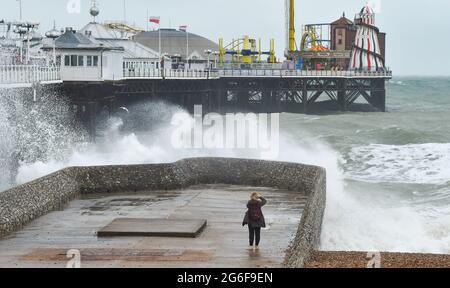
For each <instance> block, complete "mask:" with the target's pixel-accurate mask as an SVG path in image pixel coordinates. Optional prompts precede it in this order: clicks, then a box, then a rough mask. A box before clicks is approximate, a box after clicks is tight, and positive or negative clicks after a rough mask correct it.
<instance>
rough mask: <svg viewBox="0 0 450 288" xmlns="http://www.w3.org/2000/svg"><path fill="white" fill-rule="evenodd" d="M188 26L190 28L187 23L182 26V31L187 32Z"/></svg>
mask: <svg viewBox="0 0 450 288" xmlns="http://www.w3.org/2000/svg"><path fill="white" fill-rule="evenodd" d="M187 28H188V26H187V25H183V26H180V31H183V32H186V31H187Z"/></svg>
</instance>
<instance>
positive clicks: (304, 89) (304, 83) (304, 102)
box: [302, 79, 308, 114]
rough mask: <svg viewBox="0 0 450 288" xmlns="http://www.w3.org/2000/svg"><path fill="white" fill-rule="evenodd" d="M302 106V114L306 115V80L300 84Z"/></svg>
mask: <svg viewBox="0 0 450 288" xmlns="http://www.w3.org/2000/svg"><path fill="white" fill-rule="evenodd" d="M302 105H303V113H305V114H307V113H308V80H306V79H305V80H303V83H302Z"/></svg>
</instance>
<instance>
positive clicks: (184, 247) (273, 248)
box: [0, 185, 306, 268]
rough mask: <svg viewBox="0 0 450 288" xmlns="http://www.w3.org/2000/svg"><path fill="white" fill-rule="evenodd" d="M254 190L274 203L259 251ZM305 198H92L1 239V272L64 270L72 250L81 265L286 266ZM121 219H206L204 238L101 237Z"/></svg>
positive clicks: (268, 192) (240, 193)
mask: <svg viewBox="0 0 450 288" xmlns="http://www.w3.org/2000/svg"><path fill="white" fill-rule="evenodd" d="M251 191H258V192H260V193H262V194H263V195H264V196H265V197H266V198H267V199H268V201H269V203H268V205H267V206H266V207H264V213H265V216H266V222H267V224H268V227H267V229H265V230H263V231H262V239H263V240H262V243H261V249H260V251H259V252H254V251H250V250H249V249H248V240H247V237H248V232H247V228H246V227H245V228H244V227H242V218H243V215H244V212H245V204H246V202H247V199H248V196H249V194H250V192H251ZM305 202H306V198H305V196H303V195H301V194H297V193H295V192H289V191H284V190H277V189H273V188H251V187H240V186H229V185H202V186H194V187H191V188H190V189H187V190H182V191H160V192H148V193H146V192H138V193H133V194H108V195H88V196H84V197H83V198H81V199H79V200H75V201H72V202H71V203H70V205H69V207H67V209H65V210H64V211H59V212H52V213H50V214H48V215H46V216H43V217H41V218H39V219H37V220H35V221H34V222H32V223H31V224H29V225H27V226H26V227H25V228H24V229H23V230H21V231H19V232H17V233H14V234H12V235H11V236H10V237H8V238H5V239H3V240H0V267H61V268H63V267H65V266H66V264H67V261H68V260H69V259H68V258H67V256H66V253H67V251H68V250H69V249H78V250H80V252H81V266H82V267H183V268H184V267H279V266H281V265H282V262H283V260H284V254H285V253H284V252H285V250H286V248H287V247H288V244H289V241H290V240H291V239H292V237H293V236H294V235H295V233H296V230H297V227H298V222H299V220H300V217H301V212H302V210H303V208H304V205H305ZM115 218H167V219H207V221H208V225H207V227H206V229H205V230H204V232H203V233H202V234H200V236H199V237H198V238H166V237H114V238H97V236H96V234H95V233H96V231H98V230H99V229H101V228H102V227H104V226H105V225H107V224H108V223H109V222H111V221H112V220H113V219H115Z"/></svg>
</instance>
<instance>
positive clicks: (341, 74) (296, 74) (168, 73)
mask: <svg viewBox="0 0 450 288" xmlns="http://www.w3.org/2000/svg"><path fill="white" fill-rule="evenodd" d="M222 77H223V78H230V77H236V78H237V77H269V78H270V77H277V78H311V77H318V78H391V77H392V72H391V71H389V70H385V71H333V70H311V71H307V70H282V69H252V70H244V69H236V70H234V69H226V70H225V69H224V70H216V69H213V70H209V71H208V70H173V69H139V70H130V69H126V70H124V78H125V79H133V78H137V79H142V78H159V79H162V78H164V79H217V78H222Z"/></svg>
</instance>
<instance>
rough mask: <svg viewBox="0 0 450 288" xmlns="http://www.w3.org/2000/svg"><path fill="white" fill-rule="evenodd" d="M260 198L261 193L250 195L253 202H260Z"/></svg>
mask: <svg viewBox="0 0 450 288" xmlns="http://www.w3.org/2000/svg"><path fill="white" fill-rule="evenodd" d="M258 198H259V193H258V192H252V194H250V199H251V200H258Z"/></svg>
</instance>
